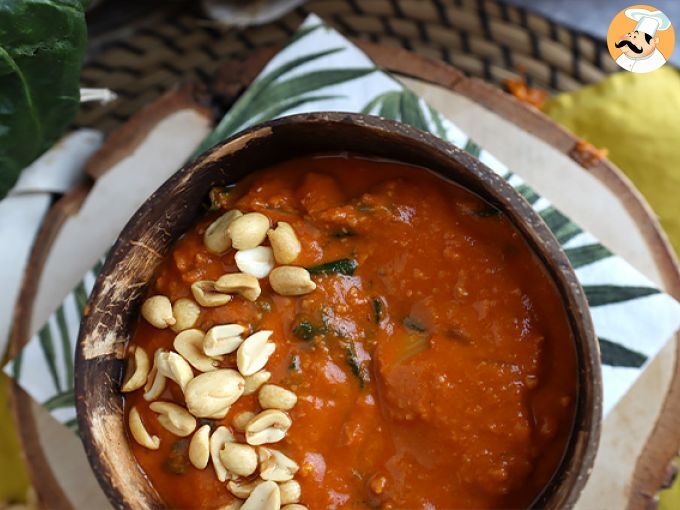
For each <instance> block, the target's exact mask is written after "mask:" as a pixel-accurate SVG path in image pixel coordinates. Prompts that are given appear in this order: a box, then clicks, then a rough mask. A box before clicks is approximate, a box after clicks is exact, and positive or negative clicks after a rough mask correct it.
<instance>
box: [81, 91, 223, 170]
mask: <svg viewBox="0 0 680 510" xmlns="http://www.w3.org/2000/svg"><path fill="white" fill-rule="evenodd" d="M208 103H209V95H208V92H207V90H206V89H205V87H203V86H202V85H200V84H198V83H195V82H186V83H183V84H181V85H178V86H177V87H174V88H173V89H171V90H169V91H168V92H166V93H165V94H163V95H162V96H161V97H160V98H158V99H157V100H156V101H154V102H152V103H150V104H148V105H147V106H145V107H144V108H142V109H141V110H139V111H138V112H136V113H135V114H134V115H133V116H132V117H130V119H129V120H128V121H127V122H125V123H124V124H123V125H121V126H120V127H119V128H118V129H116V130H115V131H113V132H112V133H111V134H110V135H109V136H108V137H107V139H106V140H105V141H104V144H103V145H102V146H101V147H100V148H99V150H97V152H95V153H94V154H93V155H92V157H91V158H90V159H89V161H88V163H87V165H86V166H85V172H86V173H87V174H88V175H89V176H90V177H92V178H93V179H95V180H96V179H98V178H99V177H101V176H102V175H103V174H104V173H106V172H107V171H108V169H109V168H113V166H115V165H116V163H118V162H119V161H121V160H122V159H124V158H125V157H127V156H128V155H130V154H131V153H132V152H134V151H135V149H136V148H137V147H139V145H140V144H141V143H142V142H143V141H144V139H145V138H146V136H147V135H148V133H149V132H150V131H151V130H152V129H153V127H154V126H156V125H157V124H158V123H159V122H160V121H162V120H163V119H164V118H166V117H168V115H170V114H171V113H174V112H178V111H180V110H186V109H193V110H195V111H196V112H197V113H198V114H199V115H203V116H205V117H206V118H208V119H210V120H211V121H212V119H213V112H212V110H211V109H210V108H209V107H208V106H207V104H208Z"/></svg>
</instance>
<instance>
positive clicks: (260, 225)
mask: <svg viewBox="0 0 680 510" xmlns="http://www.w3.org/2000/svg"><path fill="white" fill-rule="evenodd" d="M267 230H269V218H267V217H266V216H265V215H264V214H262V213H258V212H251V213H247V214H244V215H243V216H241V217H239V218H236V219H235V220H234V221H232V222H231V223H230V224H229V227H228V228H227V232H228V233H229V237H231V244H232V246H233V247H234V248H235V249H237V250H248V249H250V248H255V247H256V246H259V245H260V244H262V241H264V238H265V237H266V236H267Z"/></svg>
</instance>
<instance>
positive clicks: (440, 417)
mask: <svg viewBox="0 0 680 510" xmlns="http://www.w3.org/2000/svg"><path fill="white" fill-rule="evenodd" d="M211 198H212V201H213V209H212V210H211V211H209V212H207V213H206V215H205V216H204V217H203V218H202V219H200V220H199V221H198V222H197V224H196V225H195V226H194V227H193V228H192V229H191V230H189V231H188V232H187V233H186V234H185V235H184V236H183V237H182V238H181V239H179V240H178V241H177V242H176V244H175V246H174V248H173V250H172V252H171V254H170V255H169V256H168V257H167V258H166V259H165V260H164V261H163V263H162V265H161V267H160V270H159V272H158V275H157V278H156V279H155V282H154V283H153V285H152V291H151V294H154V295H156V294H160V295H163V296H167V297H168V298H169V299H170V301H172V302H175V301H176V300H178V299H180V298H192V292H191V285H192V283H194V282H197V281H201V280H217V279H218V278H220V276H222V275H224V274H225V273H234V272H238V271H239V269H238V268H237V266H236V264H235V259H234V254H235V250H234V249H229V250H228V251H226V252H225V253H224V254H221V255H215V254H213V253H211V252H210V251H208V250H207V249H206V247H205V245H204V233H205V230H206V228H207V227H208V225H210V224H211V222H213V221H214V220H215V219H216V218H217V217H218V216H220V215H221V214H223V213H225V212H226V211H229V210H232V209H238V210H240V211H242V212H244V213H245V212H251V211H257V212H260V213H262V214H264V215H266V216H267V217H268V218H269V220H270V222H271V224H272V226H273V225H276V224H277V222H287V223H288V224H290V226H292V227H293V229H294V231H295V233H296V235H297V238H298V239H299V243H300V246H301V251H300V253H299V255H298V256H297V258H296V259H295V260H294V262H293V263H292V265H295V266H300V267H304V268H317V270H312V271H310V272H311V278H312V280H313V281H314V283H315V284H316V289H315V290H313V291H312V292H309V293H307V294H304V295H300V296H282V295H280V294H278V293H277V292H275V291H274V290H273V289H272V287H271V285H270V282H269V280H268V279H267V278H266V277H265V278H262V279H260V285H261V295H260V296H259V297H258V298H257V299H256V300H255V301H249V300H247V299H244V298H242V297H241V296H234V297H233V299H231V301H229V302H228V303H227V304H225V305H223V306H216V307H207V308H206V307H201V309H200V317H199V318H198V320H197V321H196V324H195V326H194V327H195V328H199V329H200V330H202V331H208V330H209V329H210V328H211V327H213V326H215V325H219V324H230V323H237V324H241V325H243V326H244V327H245V329H246V331H250V332H251V333H252V332H254V331H258V330H268V331H272V335H271V342H273V344H274V345H275V351H274V352H273V354H271V356H270V358H269V361H268V363H267V368H266V370H268V371H269V372H271V379H270V380H269V383H273V384H276V385H280V386H282V387H284V388H287V389H288V390H290V391H292V392H294V393H295V394H296V395H297V403H296V404H295V406H294V407H293V408H292V409H291V410H289V411H287V414H288V415H289V416H290V419H291V421H292V426H291V427H290V429H289V430H288V432H287V434H286V435H285V437H284V438H283V439H282V440H281V441H279V442H277V443H276V444H272V445H264V446H271V447H272V448H275V449H277V450H279V451H281V452H283V453H284V454H285V455H287V456H288V457H289V458H290V459H293V460H294V461H295V462H296V463H297V464H298V466H299V470H298V471H297V473H296V475H295V480H297V482H299V484H300V487H301V496H300V498H299V503H300V504H303V505H305V506H306V507H307V508H309V509H335V508H387V509H397V508H407V509H450V508H498V507H503V508H509V507H515V508H516V507H527V506H529V505H530V504H531V502H532V501H533V500H534V499H535V498H536V496H537V495H538V494H539V493H540V491H541V490H542V488H543V487H544V486H545V485H546V484H547V483H548V481H549V480H550V478H551V476H552V475H553V473H554V472H555V470H556V468H557V466H558V464H559V463H560V460H561V458H562V456H563V453H564V451H565V448H566V444H567V441H568V439H569V436H570V433H571V427H572V421H573V416H574V409H575V401H576V392H577V369H576V354H575V348H574V345H573V340H572V336H571V330H570V327H569V324H568V320H567V316H566V313H565V310H564V307H563V304H562V300H561V299H560V296H559V294H558V291H557V289H556V287H555V285H554V283H553V282H552V280H551V278H550V277H549V276H548V274H547V272H546V271H545V269H544V267H543V264H542V263H541V262H540V261H539V260H538V258H537V257H536V256H535V255H534V254H533V252H532V251H531V249H530V248H529V246H528V245H527V244H526V242H525V241H524V239H523V238H522V236H521V235H520V234H519V233H518V232H517V231H516V230H515V228H514V227H513V225H512V224H511V222H510V221H509V220H508V219H507V218H506V217H505V216H504V215H503V214H502V213H500V212H499V211H497V210H496V209H494V208H493V207H491V206H490V205H489V204H487V203H486V202H484V201H483V200H482V199H480V198H479V197H478V196H476V195H474V194H472V193H471V192H469V191H467V190H465V189H463V188H461V187H459V186H457V185H455V184H452V183H450V182H448V181H445V180H443V179H442V178H440V177H438V176H436V175H435V174H433V173H431V172H429V171H427V170H424V169H421V168H416V167H411V166H408V165H404V164H400V163H396V162H391V161H381V160H380V161H379V160H371V159H364V158H359V157H353V156H350V157H347V156H323V157H314V158H302V159H297V160H293V161H288V162H285V163H282V164H279V165H276V166H274V167H271V168H269V169H266V170H263V171H259V172H257V173H255V174H253V175H252V176H250V177H248V178H247V179H246V180H244V181H243V182H241V183H239V184H238V185H237V186H235V187H234V188H231V189H228V190H214V192H213V193H212V194H211ZM216 208H217V209H218V210H215V209H216ZM267 244H268V241H264V245H267ZM319 268H320V269H319ZM176 334H177V333H176V332H173V331H171V330H170V329H157V328H155V327H154V326H152V325H151V324H149V323H148V322H146V321H144V320H141V319H140V321H139V323H138V325H137V326H136V328H135V331H134V334H133V337H132V340H131V343H132V344H134V345H136V346H139V347H141V348H142V349H144V350H145V351H146V352H147V353H148V355H149V358H152V357H153V353H154V351H155V350H156V349H158V348H165V349H168V350H172V349H173V340H174V338H175V335H176ZM152 363H153V361H152ZM235 366H236V360H235V353H234V354H228V355H226V356H224V357H223V359H222V361H220V367H235ZM142 393H143V391H142V390H140V391H134V392H131V393H128V394H126V412H128V413H129V410H130V409H131V407H132V406H134V407H135V408H136V409H137V410H138V412H139V415H140V417H141V420H142V422H143V423H144V424H145V426H146V428H147V429H148V431H149V433H151V434H153V435H155V436H157V437H158V438H159V439H160V446H159V447H158V449H156V450H150V449H147V448H144V447H142V446H140V445H139V444H137V443H136V442H135V441H134V440H133V439H132V438H131V439H130V444H131V448H132V451H133V453H134V455H135V457H136V459H137V461H138V462H139V465H140V467H141V469H142V470H143V471H144V473H145V474H146V476H147V477H148V479H149V481H150V483H151V484H152V485H153V487H155V489H156V490H157V491H158V493H159V494H160V496H161V498H162V499H163V500H164V501H165V502H167V504H168V506H169V507H171V508H206V509H208V508H209V509H213V508H218V507H220V505H226V504H227V503H229V502H230V501H232V500H233V499H234V497H233V496H232V494H231V493H230V491H229V490H228V489H227V485H226V483H224V482H220V481H218V479H217V478H216V475H215V471H214V470H213V466H211V465H210V464H208V466H207V467H206V468H205V469H197V468H195V467H194V466H192V465H191V464H190V463H189V461H188V457H187V455H188V454H187V450H188V447H189V446H188V445H189V441H190V439H191V438H190V437H185V438H180V437H177V436H176V435H174V434H172V433H171V432H169V431H168V430H166V429H165V428H164V427H162V426H161V425H160V424H159V422H158V414H157V413H156V412H154V411H152V410H151V409H150V408H149V404H150V403H149V402H147V401H146V400H145V399H144V398H143V397H142ZM159 400H162V401H169V402H175V403H177V404H179V405H182V406H184V404H185V402H184V396H183V393H182V391H181V389H180V387H179V386H178V385H177V384H175V383H174V382H169V383H168V384H167V387H166V389H165V392H164V393H163V395H162V396H161V398H160V399H159ZM261 410H262V409H261V408H260V405H259V403H258V398H257V395H256V394H250V395H243V396H242V397H241V398H239V399H238V401H236V402H235V403H234V404H233V405H231V407H230V409H229V411H228V413H227V414H226V416H225V417H224V418H223V419H204V420H201V419H199V420H198V427H200V426H201V425H203V424H206V423H207V424H209V425H210V428H211V430H214V429H215V428H216V427H218V426H220V425H224V426H226V427H229V428H230V430H231V431H232V433H233V435H234V437H235V440H236V441H237V442H243V437H244V436H243V433H242V432H239V431H238V430H237V429H236V428H235V427H234V426H233V422H234V419H235V417H236V416H237V415H239V413H242V412H243V411H250V412H253V413H258V412H260V411H261ZM198 427H197V428H198ZM255 478H257V475H253V476H251V477H249V478H248V480H251V479H255Z"/></svg>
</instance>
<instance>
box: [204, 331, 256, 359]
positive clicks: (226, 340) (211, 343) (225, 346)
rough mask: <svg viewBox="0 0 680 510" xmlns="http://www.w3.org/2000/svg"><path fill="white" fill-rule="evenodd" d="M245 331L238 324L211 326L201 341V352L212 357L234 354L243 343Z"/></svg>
mask: <svg viewBox="0 0 680 510" xmlns="http://www.w3.org/2000/svg"><path fill="white" fill-rule="evenodd" d="M245 330H246V328H244V327H243V326H241V325H240V324H223V325H221V326H213V327H212V328H210V329H209V330H208V333H207V334H206V335H205V338H204V339H203V352H204V353H206V354H207V355H208V356H213V357H216V356H221V355H223V354H230V353H232V352H234V351H235V350H236V349H238V346H239V345H241V344H242V343H243V338H242V337H241V334H243V332H244V331H245Z"/></svg>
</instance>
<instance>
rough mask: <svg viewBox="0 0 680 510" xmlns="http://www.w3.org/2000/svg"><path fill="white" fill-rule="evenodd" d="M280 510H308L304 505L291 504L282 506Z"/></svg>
mask: <svg viewBox="0 0 680 510" xmlns="http://www.w3.org/2000/svg"><path fill="white" fill-rule="evenodd" d="M281 510H309V509H308V508H307V507H306V506H305V505H298V504H297V503H293V504H292V505H286V506H282V507H281Z"/></svg>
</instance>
